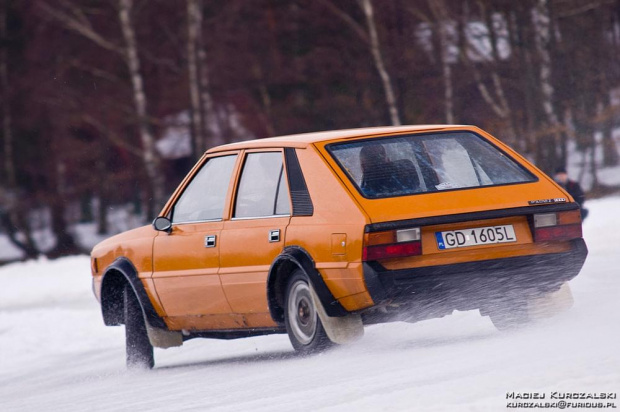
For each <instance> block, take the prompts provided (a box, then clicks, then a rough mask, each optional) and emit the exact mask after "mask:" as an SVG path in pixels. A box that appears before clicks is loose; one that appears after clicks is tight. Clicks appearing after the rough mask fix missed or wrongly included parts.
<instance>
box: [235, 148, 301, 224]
mask: <svg viewBox="0 0 620 412" xmlns="http://www.w3.org/2000/svg"><path fill="white" fill-rule="evenodd" d="M283 166H284V165H283V163H282V153H281V152H260V153H249V154H248V155H247V156H246V159H245V164H244V165H243V171H242V172H241V180H240V181H239V189H238V190H237V200H236V202H235V212H234V217H235V218H251V217H265V216H276V215H278V216H279V215H289V214H290V200H289V192H288V183H287V181H286V176H285V174H284V167H283Z"/></svg>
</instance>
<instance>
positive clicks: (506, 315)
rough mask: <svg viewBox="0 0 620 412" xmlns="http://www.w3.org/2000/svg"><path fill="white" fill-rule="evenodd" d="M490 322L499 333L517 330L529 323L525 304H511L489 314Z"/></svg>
mask: <svg viewBox="0 0 620 412" xmlns="http://www.w3.org/2000/svg"><path fill="white" fill-rule="evenodd" d="M489 317H490V318H491V322H493V325H494V326H495V327H496V328H497V330H500V331H510V330H515V329H519V328H521V327H523V326H525V325H527V324H528V323H529V322H530V316H529V313H528V304H527V302H513V303H510V304H507V305H503V306H500V307H497V308H495V309H494V310H492V311H490V312H489Z"/></svg>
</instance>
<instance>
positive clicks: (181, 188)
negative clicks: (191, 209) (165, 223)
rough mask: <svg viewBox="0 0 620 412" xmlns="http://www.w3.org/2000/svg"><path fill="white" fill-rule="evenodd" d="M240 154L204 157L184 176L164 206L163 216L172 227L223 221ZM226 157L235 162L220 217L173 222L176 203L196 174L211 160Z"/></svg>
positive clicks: (227, 153)
mask: <svg viewBox="0 0 620 412" xmlns="http://www.w3.org/2000/svg"><path fill="white" fill-rule="evenodd" d="M240 155H241V153H240V152H238V151H235V152H224V153H215V155H214V156H205V157H204V158H203V159H202V161H200V162H198V163H197V164H196V166H195V167H194V168H193V169H192V170H191V171H190V173H188V175H187V176H186V178H185V179H184V181H183V182H182V184H181V185H179V187H178V188H177V190H176V191H175V193H174V194H173V196H172V197H171V201H169V204H168V205H166V208H167V210H166V213H165V214H164V216H166V217H168V218H169V219H170V222H171V224H172V226H177V225H185V224H199V223H209V222H220V221H223V220H224V219H225V217H226V216H227V214H228V208H229V206H230V205H229V199H230V186H231V185H232V184H234V182H236V177H237V173H238V167H239V158H240V157H241V156H240ZM228 156H235V162H234V164H233V167H232V170H231V173H230V180H229V182H228V189H227V190H226V194H225V197H224V205H223V209H222V216H220V217H218V218H213V219H203V220H192V221H185V222H174V221H173V218H174V208H175V207H176V206H177V203H178V202H179V200H180V199H181V197H182V196H183V193H185V191H186V190H187V188H188V187H189V186H190V185H191V184H192V182H193V181H194V179H195V178H196V176H197V175H198V173H200V171H201V170H202V169H203V168H204V167H205V166H206V164H207V163H208V162H209V161H211V160H213V159H217V158H222V157H228Z"/></svg>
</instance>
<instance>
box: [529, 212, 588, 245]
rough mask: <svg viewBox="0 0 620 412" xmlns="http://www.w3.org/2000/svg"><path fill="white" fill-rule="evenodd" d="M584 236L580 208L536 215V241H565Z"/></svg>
mask: <svg viewBox="0 0 620 412" xmlns="http://www.w3.org/2000/svg"><path fill="white" fill-rule="evenodd" d="M582 236H583V235H582V232H581V213H580V211H579V210H571V211H570V212H559V213H547V214H542V215H534V241H535V242H550V241H556V242H557V241H565V240H571V239H577V238H580V237H582Z"/></svg>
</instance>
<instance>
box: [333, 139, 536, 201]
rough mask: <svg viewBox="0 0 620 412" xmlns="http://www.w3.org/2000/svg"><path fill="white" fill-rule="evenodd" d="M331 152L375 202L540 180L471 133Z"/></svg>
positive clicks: (365, 143)
mask: <svg viewBox="0 0 620 412" xmlns="http://www.w3.org/2000/svg"><path fill="white" fill-rule="evenodd" d="M327 150H328V151H329V152H330V153H331V155H332V156H333V157H334V158H335V159H336V161H337V162H338V164H339V165H340V167H341V168H342V169H343V170H344V171H345V172H346V174H347V175H348V176H349V179H351V181H352V182H353V183H354V184H355V186H357V188H358V190H359V191H360V193H361V194H362V195H363V196H364V197H367V198H371V199H378V198H384V197H395V196H405V195H411V194H415V193H428V192H434V191H443V190H456V189H466V188H473V187H480V186H497V185H507V184H515V183H526V182H533V181H536V180H537V179H536V177H535V176H534V175H532V174H531V173H529V172H528V171H527V170H525V169H524V168H523V167H521V166H520V165H519V164H518V163H516V162H515V161H514V160H513V159H511V158H510V157H508V156H507V155H506V154H504V153H503V152H502V151H500V150H499V149H498V148H496V147H495V146H493V145H491V144H490V143H489V142H487V141H486V140H484V139H482V138H481V137H480V136H478V135H476V134H473V133H468V132H456V133H441V134H425V135H420V134H416V135H410V136H398V137H390V138H381V139H371V140H361V141H359V140H358V141H354V142H351V143H334V144H331V145H328V146H327Z"/></svg>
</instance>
